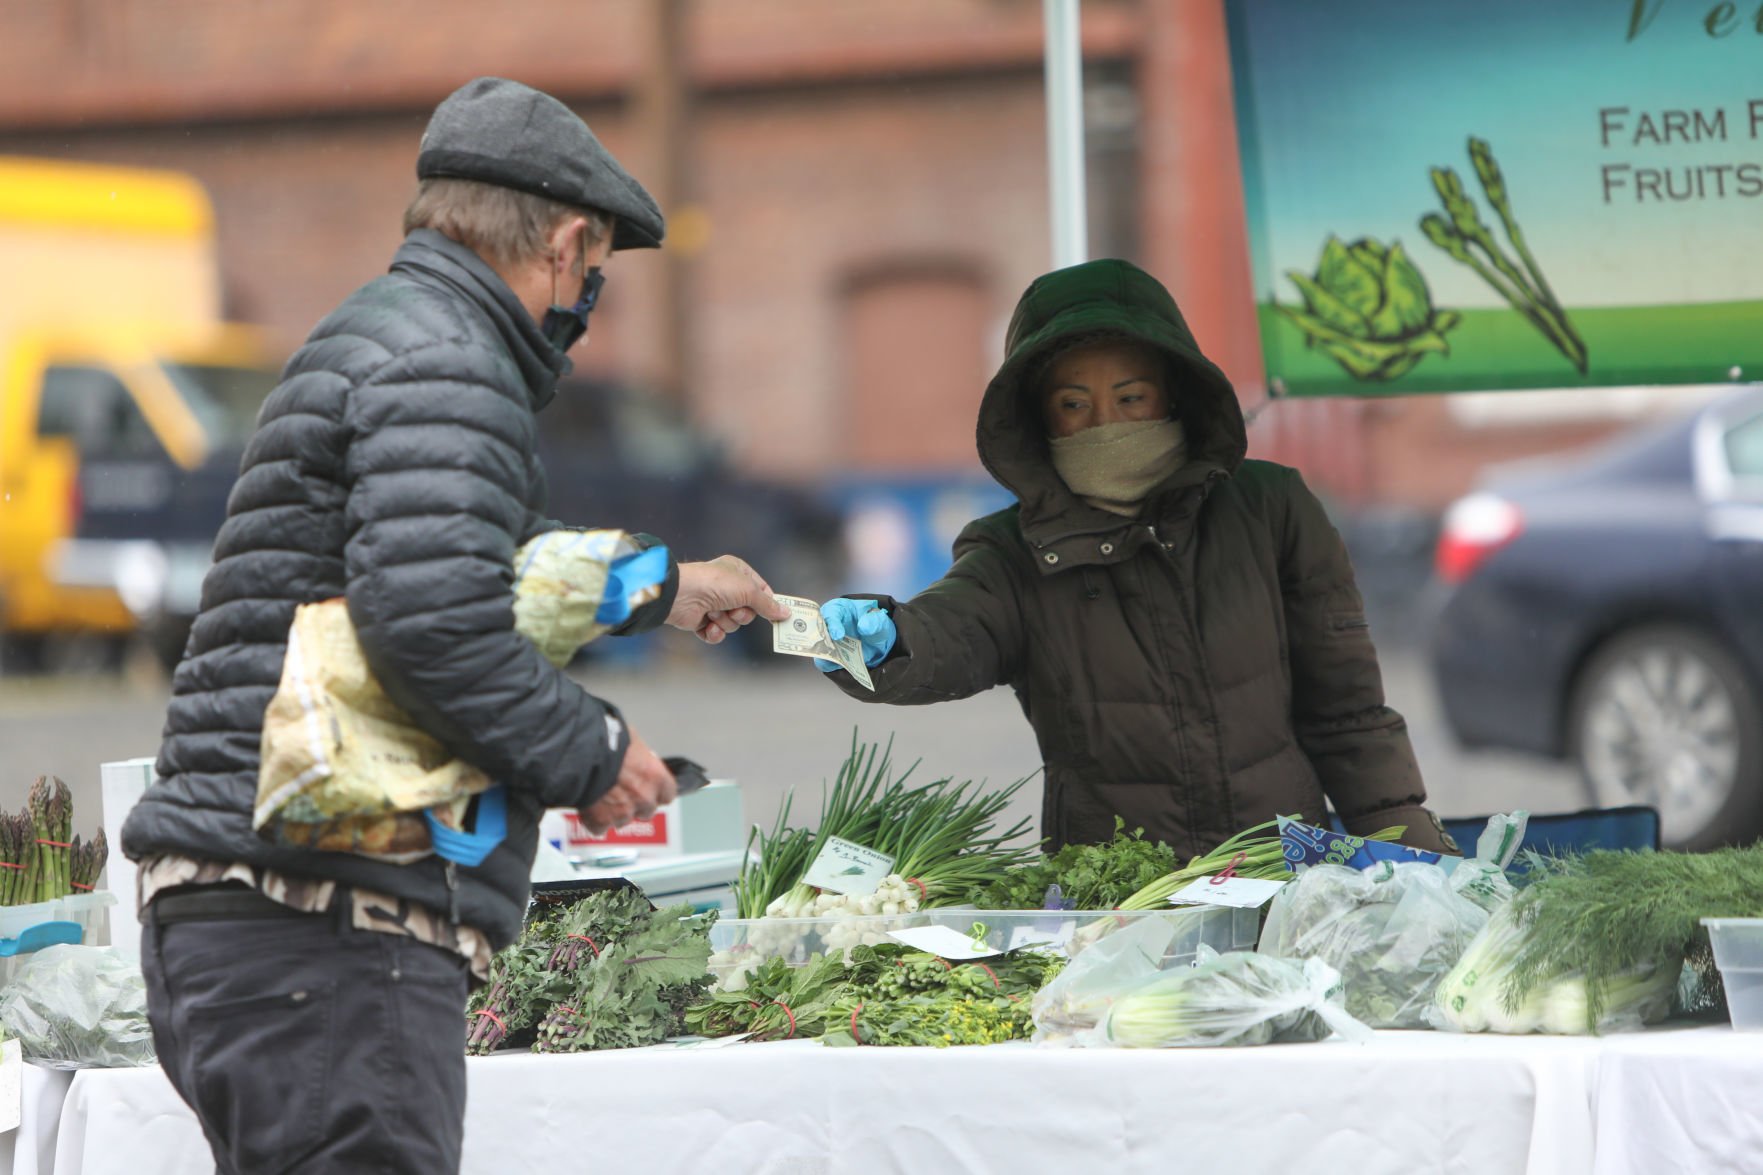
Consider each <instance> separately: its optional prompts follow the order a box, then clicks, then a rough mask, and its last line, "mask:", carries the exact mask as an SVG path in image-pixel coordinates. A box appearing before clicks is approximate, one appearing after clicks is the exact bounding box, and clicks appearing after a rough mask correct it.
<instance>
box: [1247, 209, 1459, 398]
mask: <svg viewBox="0 0 1763 1175" xmlns="http://www.w3.org/2000/svg"><path fill="white" fill-rule="evenodd" d="M1288 276H1289V277H1290V278H1291V279H1292V282H1293V284H1294V285H1296V286H1297V287H1298V290H1299V292H1300V293H1302V294H1303V295H1304V309H1303V310H1298V309H1296V308H1294V307H1290V306H1281V305H1278V304H1277V303H1276V304H1275V308H1276V309H1277V310H1278V311H1279V312H1280V313H1281V314H1283V315H1285V316H1286V317H1287V318H1289V319H1290V320H1291V321H1292V322H1293V323H1294V324H1295V325H1296V326H1297V328H1298V329H1299V330H1301V331H1303V332H1304V342H1305V345H1306V346H1311V347H1320V348H1322V350H1323V351H1324V352H1326V353H1327V354H1328V355H1329V356H1330V357H1332V358H1333V359H1334V361H1335V362H1337V363H1339V364H1340V365H1341V366H1342V367H1343V368H1345V369H1346V370H1347V373H1348V374H1349V375H1351V376H1353V377H1354V378H1355V379H1363V380H1379V381H1382V380H1392V379H1398V378H1400V377H1401V376H1404V375H1406V374H1407V373H1408V372H1410V371H1412V370H1413V369H1414V365H1415V364H1417V363H1419V362H1420V361H1421V360H1422V359H1424V358H1425V357H1426V356H1427V354H1428V353H1430V352H1434V351H1436V352H1438V353H1440V354H1445V353H1447V352H1449V351H1450V346H1449V345H1448V344H1447V343H1446V342H1445V332H1446V331H1448V330H1450V329H1451V328H1452V327H1454V326H1456V325H1457V323H1458V322H1460V321H1461V320H1462V316H1461V315H1459V314H1458V313H1457V312H1456V311H1454V310H1434V309H1433V307H1432V295H1431V294H1430V293H1429V292H1428V291H1427V288H1426V279H1425V278H1423V277H1421V276H1420V271H1419V270H1418V269H1416V268H1415V267H1414V263H1413V262H1412V261H1410V260H1408V255H1407V254H1406V253H1404V252H1403V251H1402V246H1401V245H1400V244H1394V245H1391V246H1389V247H1388V248H1387V249H1386V248H1385V247H1384V246H1383V245H1381V244H1379V243H1378V242H1376V241H1374V240H1372V239H1371V238H1369V237H1364V238H1361V239H1360V240H1357V241H1354V242H1353V243H1352V244H1351V245H1346V244H1342V243H1341V241H1340V238H1338V237H1332V236H1331V237H1329V238H1328V243H1327V244H1326V245H1324V246H1323V247H1322V260H1321V261H1320V262H1319V263H1318V264H1317V266H1316V276H1315V277H1307V276H1305V275H1304V274H1302V273H1299V272H1298V271H1297V270H1290V271H1288Z"/></svg>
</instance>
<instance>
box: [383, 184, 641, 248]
mask: <svg viewBox="0 0 1763 1175" xmlns="http://www.w3.org/2000/svg"><path fill="white" fill-rule="evenodd" d="M572 216H585V217H587V220H588V233H589V235H590V236H591V237H592V238H593V240H592V242H591V243H592V244H595V245H597V244H600V243H601V242H603V241H605V240H607V239H608V238H610V237H611V236H612V218H611V217H610V216H608V215H606V214H605V213H604V212H600V211H598V210H596V209H593V208H576V207H573V206H571V205H568V204H564V203H561V202H559V201H557V200H548V199H546V198H545V197H543V196H535V195H532V194H530V193H527V192H521V191H516V190H515V189H514V188H504V187H501V186H500V185H497V184H485V183H479V182H478V181H477V180H464V179H450V178H444V177H439V176H437V177H435V178H432V179H426V180H423V181H422V183H421V184H420V185H419V186H418V187H417V189H416V196H415V197H414V198H413V199H412V200H411V201H410V207H408V208H406V209H405V210H404V233H405V235H406V236H408V235H409V234H410V233H412V232H414V231H415V230H417V229H419V228H430V229H434V230H435V231H436V232H438V233H442V234H444V235H446V236H449V237H452V238H453V239H454V240H456V241H458V242H459V243H460V244H462V245H464V246H465V247H466V248H468V249H470V250H471V251H472V252H473V253H476V254H477V255H478V256H480V257H482V258H484V259H485V260H486V261H489V262H492V263H493V264H496V265H525V264H527V263H528V262H530V261H536V260H538V259H539V258H542V257H544V256H546V255H547V254H548V253H549V252H550V237H551V231H552V230H553V229H555V228H556V227H557V226H558V225H559V224H561V223H562V222H563V221H565V220H567V219H569V218H570V217H572Z"/></svg>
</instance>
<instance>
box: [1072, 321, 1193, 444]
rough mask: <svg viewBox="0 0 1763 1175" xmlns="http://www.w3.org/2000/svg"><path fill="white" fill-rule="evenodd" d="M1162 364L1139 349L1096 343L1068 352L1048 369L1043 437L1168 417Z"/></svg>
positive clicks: (1144, 348)
mask: <svg viewBox="0 0 1763 1175" xmlns="http://www.w3.org/2000/svg"><path fill="white" fill-rule="evenodd" d="M1163 381H1164V376H1163V363H1162V360H1161V359H1160V358H1159V356H1158V354H1157V352H1156V351H1154V350H1152V349H1151V348H1150V347H1147V346H1144V345H1143V344H1140V343H1097V344H1095V345H1094V346H1089V347H1079V348H1077V349H1076V350H1072V351H1067V352H1066V353H1065V354H1063V355H1061V356H1059V357H1058V358H1057V359H1055V360H1054V361H1053V364H1052V366H1051V367H1049V368H1048V369H1047V383H1046V388H1047V391H1046V399H1045V401H1044V404H1045V412H1046V420H1047V435H1048V436H1052V437H1068V436H1072V435H1073V434H1075V433H1080V432H1082V431H1083V430H1084V429H1086V428H1095V427H1096V426H1097V425H1101V424H1119V423H1121V422H1122V421H1128V420H1162V419H1164V418H1166V417H1167V416H1168V415H1169V391H1168V389H1167V388H1165V387H1164V386H1163Z"/></svg>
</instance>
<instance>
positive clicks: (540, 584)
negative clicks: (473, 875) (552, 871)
mask: <svg viewBox="0 0 1763 1175" xmlns="http://www.w3.org/2000/svg"><path fill="white" fill-rule="evenodd" d="M667 568H668V561H667V551H666V549H665V548H662V547H654V548H650V549H649V550H645V551H639V550H638V548H637V546H636V543H635V542H634V541H633V540H632V538H631V537H630V536H629V535H628V534H626V533H625V532H623V531H620V530H563V529H560V530H552V531H547V532H546V533H544V534H541V535H540V536H538V537H537V538H535V539H533V540H532V541H531V542H528V543H527V544H526V545H525V546H523V547H521V548H520V550H519V551H518V552H517V553H516V555H515V559H514V627H515V630H516V631H517V632H519V633H520V634H521V635H523V636H525V637H526V638H527V639H528V640H530V641H532V642H533V644H535V645H537V646H538V647H539V651H540V652H541V653H543V654H544V655H545V657H546V658H547V659H548V660H550V661H551V662H552V663H553V664H555V665H565V664H567V663H568V662H569V660H570V659H571V658H572V657H574V656H575V654H576V653H577V652H578V651H579V650H580V649H581V647H582V646H583V645H585V644H587V643H588V642H590V641H592V640H594V639H595V638H596V637H598V636H600V635H602V634H603V633H605V632H607V631H608V630H609V629H611V628H614V627H616V626H617V625H619V624H621V623H623V622H624V621H625V620H626V619H628V618H629V616H630V614H631V613H632V612H633V611H635V610H636V609H637V608H639V607H641V606H642V605H643V604H646V603H648V602H649V601H650V600H653V599H655V598H657V597H658V596H659V594H660V592H661V589H662V586H663V585H664V583H665V581H666V578H667ZM490 785H491V780H490V779H489V778H488V777H487V776H485V775H484V773H483V772H481V771H479V770H478V769H477V768H476V767H473V766H471V765H470V764H469V763H466V762H464V761H463V760H460V759H456V758H454V757H453V755H452V753H451V752H449V751H448V750H447V749H446V747H444V746H442V745H441V742H440V740H438V739H436V738H434V737H433V736H431V735H430V734H428V733H427V732H426V731H424V730H423V729H421V728H420V727H418V726H417V725H416V723H414V722H413V721H411V719H410V718H409V716H408V715H406V714H405V713H404V712H403V711H402V710H401V709H399V708H398V706H397V705H396V704H394V703H393V702H392V700H391V699H390V698H388V697H387V696H386V694H385V691H384V690H383V689H382V688H381V687H380V684H379V682H378V681H377V680H375V678H374V676H373V672H372V670H371V669H370V668H369V667H368V664H367V657H366V655H365V654H364V653H363V652H362V649H361V644H360V642H359V641H358V640H357V639H356V636H355V626H354V624H353V623H352V622H351V621H350V619H349V608H348V603H347V602H346V601H345V600H342V599H333V600H324V601H321V602H319V603H316V604H302V605H301V606H300V607H299V608H298V609H297V610H296V611H295V613H294V623H293V627H292V628H291V629H290V630H289V633H288V652H287V657H286V659H285V660H284V661H283V664H282V678H281V683H280V685H279V686H278V688H277V689H276V692H275V696H274V697H273V698H271V699H270V703H269V707H268V710H267V711H266V712H265V714H264V721H263V746H262V767H261V769H260V771H259V775H258V785H257V803H256V810H255V812H254V813H253V815H252V826H253V827H254V828H256V829H257V830H258V831H259V832H262V833H263V834H265V835H267V836H270V837H273V838H274V839H276V840H277V841H280V842H281V843H284V844H295V845H302V846H305V847H307V848H314V849H322V850H330V851H341V852H353V853H359V854H361V855H363V856H369V857H374V858H377V859H380V860H386V861H394V862H398V863H408V862H411V861H415V860H419V859H421V858H423V857H426V856H428V855H429V854H430V853H431V852H433V851H434V841H433V836H432V835H431V828H430V823H429V820H428V819H427V818H426V817H425V816H424V812H425V811H427V812H432V813H433V814H434V816H435V817H436V818H437V820H438V821H439V823H440V824H441V825H442V826H444V827H445V828H447V829H450V830H455V831H458V830H462V829H463V826H464V823H465V818H466V809H467V808H468V806H469V805H470V803H471V800H472V798H473V797H474V796H476V795H478V794H479V793H481V792H483V791H485V790H486V789H487V788H489V787H490ZM468 863H471V862H468Z"/></svg>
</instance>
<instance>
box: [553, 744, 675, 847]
mask: <svg viewBox="0 0 1763 1175" xmlns="http://www.w3.org/2000/svg"><path fill="white" fill-rule="evenodd" d="M676 795H678V788H677V787H676V785H675V784H674V780H673V773H672V772H671V771H669V770H668V769H667V765H666V764H665V763H663V762H662V761H661V760H660V759H659V758H657V757H656V755H655V752H654V751H652V750H650V749H649V744H648V743H646V742H644V741H643V740H642V739H641V738H639V737H638V736H637V732H636V731H634V730H633V731H631V742H630V746H629V747H627V748H625V752H624V766H622V767H620V768H619V770H618V782H616V783H614V784H613V785H612V790H610V791H608V792H607V793H606V794H605V795H603V796H601V797H600V798H599V799H597V800H595V801H594V803H593V806H591V807H588V808H583V809H582V810H581V811H580V812H578V813H577V815H579V816H580V817H581V818H582V823H583V824H585V825H587V828H588V831H589V832H590V833H592V834H593V835H595V836H601V835H604V834H605V833H607V832H609V831H610V830H612V829H614V828H622V827H624V826H625V825H626V824H629V823H630V822H631V821H632V820H647V819H648V818H649V817H651V816H653V815H655V809H657V808H659V807H661V805H663V804H671V803H673V801H674V797H675V796H676Z"/></svg>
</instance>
